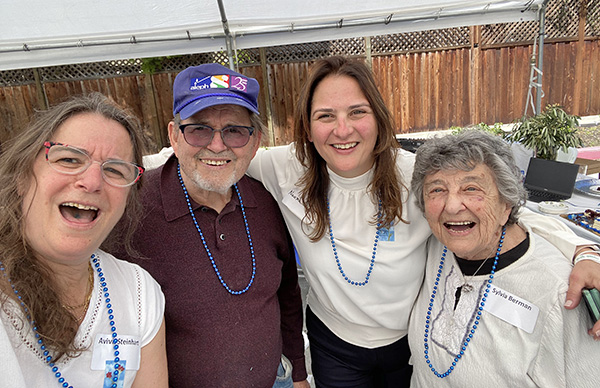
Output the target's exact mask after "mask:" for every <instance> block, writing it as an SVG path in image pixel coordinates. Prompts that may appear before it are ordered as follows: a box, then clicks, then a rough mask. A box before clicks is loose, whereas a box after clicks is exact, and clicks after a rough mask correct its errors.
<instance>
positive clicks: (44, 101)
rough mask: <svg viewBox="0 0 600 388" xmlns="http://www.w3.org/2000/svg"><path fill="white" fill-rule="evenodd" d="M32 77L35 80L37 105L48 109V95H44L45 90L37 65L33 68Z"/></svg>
mask: <svg viewBox="0 0 600 388" xmlns="http://www.w3.org/2000/svg"><path fill="white" fill-rule="evenodd" d="M31 70H33V79H34V80H35V92H36V95H37V106H38V107H39V108H40V109H43V110H46V109H48V97H46V91H45V90H44V84H43V83H42V80H41V78H40V71H39V69H38V68H37V67H34V68H33V69H31Z"/></svg>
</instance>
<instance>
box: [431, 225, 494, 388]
mask: <svg viewBox="0 0 600 388" xmlns="http://www.w3.org/2000/svg"><path fill="white" fill-rule="evenodd" d="M505 235H506V228H505V227H502V235H501V236H500V241H499V242H498V249H496V256H495V257H494V264H493V265H492V270H491V272H490V277H489V278H488V280H487V281H486V286H485V291H484V292H483V295H482V297H481V298H480V300H479V302H478V306H479V307H477V315H476V317H475V322H474V323H473V326H472V327H471V329H470V331H469V334H468V335H467V338H466V339H465V342H464V343H463V344H462V346H461V348H460V351H459V353H458V354H457V355H456V357H454V360H453V361H452V364H451V365H450V367H449V368H448V370H446V371H445V372H443V373H440V372H438V371H437V370H435V368H434V366H433V364H432V362H431V360H430V359H429V328H430V323H431V311H432V310H433V301H434V300H435V296H436V294H437V291H438V286H437V285H438V284H439V283H440V277H441V274H442V270H443V269H444V261H445V260H446V253H447V252H448V249H447V248H446V247H445V246H444V251H443V252H442V257H441V258H440V265H439V267H438V271H437V276H436V279H435V283H434V286H433V291H432V292H431V298H430V299H429V307H428V309H427V315H426V317H425V337H424V346H425V362H426V363H427V366H429V369H431V372H433V374H434V375H436V376H437V377H439V378H442V379H443V378H444V377H446V376H448V375H449V374H450V373H452V371H453V370H454V368H455V367H456V364H457V363H458V362H459V361H460V360H461V358H462V357H463V356H464V354H465V351H466V350H467V346H469V343H470V342H471V340H472V339H473V335H474V334H475V330H477V327H478V326H479V321H480V320H481V312H482V311H483V307H484V306H485V301H486V300H487V297H488V294H489V291H490V287H491V286H492V280H493V279H494V273H495V272H496V264H498V257H499V256H500V251H501V250H502V244H503V242H504V236H505Z"/></svg>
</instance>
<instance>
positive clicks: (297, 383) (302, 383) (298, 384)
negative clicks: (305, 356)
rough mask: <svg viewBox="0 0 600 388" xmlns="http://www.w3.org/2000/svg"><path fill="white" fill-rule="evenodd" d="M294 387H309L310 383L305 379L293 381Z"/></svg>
mask: <svg viewBox="0 0 600 388" xmlns="http://www.w3.org/2000/svg"><path fill="white" fill-rule="evenodd" d="M294 388H310V384H309V383H308V381H306V380H302V381H294Z"/></svg>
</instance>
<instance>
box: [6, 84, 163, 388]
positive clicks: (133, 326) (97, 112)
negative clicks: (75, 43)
mask: <svg viewBox="0 0 600 388" xmlns="http://www.w3.org/2000/svg"><path fill="white" fill-rule="evenodd" d="M142 145H143V142H142V138H141V133H140V128H139V123H138V122H137V120H136V119H135V118H134V117H133V116H131V115H129V114H128V113H126V112H125V111H123V110H122V109H120V108H118V107H117V106H116V105H114V104H113V103H111V102H109V101H108V99H107V98H106V97H104V96H102V95H100V94H93V95H90V96H87V97H75V98H72V99H70V100H68V101H66V102H64V103H61V104H58V105H56V106H54V107H52V108H50V109H49V110H47V111H43V112H41V113H39V115H38V116H37V117H36V118H35V120H34V121H33V122H32V123H31V124H30V125H29V127H28V128H27V129H26V130H25V131H24V132H22V133H19V134H18V135H16V136H15V137H14V139H12V140H11V141H9V142H7V143H5V144H4V145H3V153H2V155H1V156H0V307H1V309H0V323H1V324H0V354H1V356H0V360H1V361H2V363H1V364H2V366H3V369H4V378H5V379H8V381H9V382H10V386H11V387H21V386H22V387H25V386H27V387H49V386H63V387H73V386H74V387H82V386H88V387H89V386H105V387H117V386H119V387H167V385H168V384H167V369H166V351H165V339H164V338H165V337H164V323H163V312H164V297H163V295H162V292H161V290H160V287H159V286H158V284H157V283H156V282H155V281H154V280H153V279H152V278H151V277H150V275H148V273H147V272H145V271H144V270H142V269H141V268H140V267H138V266H136V265H133V264H129V263H126V262H123V261H121V260H117V259H115V258H114V257H113V256H111V255H109V254H107V253H105V252H103V251H102V250H100V249H99V247H100V244H102V242H103V241H104V239H105V238H106V237H107V235H108V234H109V233H110V231H111V230H112V229H113V227H114V226H115V224H116V223H117V221H119V219H120V218H121V217H122V216H124V217H125V220H126V222H125V223H129V224H135V222H136V220H137V218H138V217H139V215H138V214H137V209H138V208H139V206H138V198H137V195H138V189H139V185H140V178H141V176H142V173H143V172H144V169H143V167H141V166H140V164H141V161H142V154H143V146H142ZM125 238H127V234H126V235H125Z"/></svg>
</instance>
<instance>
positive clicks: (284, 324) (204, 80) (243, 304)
mask: <svg viewBox="0 0 600 388" xmlns="http://www.w3.org/2000/svg"><path fill="white" fill-rule="evenodd" d="M258 92H259V86H258V82H257V81H256V80H255V79H253V78H249V77H246V76H244V75H242V74H240V73H237V72H234V71H232V70H230V69H228V68H226V67H223V66H221V65H218V64H205V65H200V66H195V67H190V68H187V69H185V70H184V71H182V72H181V73H179V74H178V75H177V77H176V78H175V82H174V85H173V100H174V101H173V115H174V119H173V120H172V121H171V122H170V123H169V127H168V131H169V140H170V142H171V145H172V147H173V151H174V154H173V155H172V156H171V157H170V158H169V159H168V160H167V161H166V163H165V164H164V165H163V166H161V167H159V168H158V169H156V170H152V171H149V172H147V174H146V175H145V176H144V177H145V179H146V180H145V182H144V188H143V192H142V198H143V207H144V218H143V220H142V225H141V226H140V228H138V230H137V232H136V234H135V236H134V238H133V248H134V249H135V250H137V251H138V252H139V253H140V255H141V256H142V258H135V257H129V260H131V261H134V262H136V263H138V264H139V265H141V266H142V267H144V268H145V269H146V270H148V271H149V272H150V273H151V274H152V276H153V277H154V278H155V279H156V280H157V281H158V282H159V283H160V284H161V286H162V289H163V292H164V294H165V297H166V311H165V319H166V327H167V356H168V362H169V380H170V381H169V382H170V385H171V386H173V387H177V388H185V387H260V388H270V387H272V386H273V387H292V378H293V381H294V383H293V386H294V387H295V388H298V387H308V383H307V382H306V369H305V360H304V346H303V340H302V302H301V297H300V288H299V286H298V278H297V271H296V264H295V258H294V253H293V247H292V243H291V239H290V237H289V234H288V233H287V229H286V226H285V223H284V221H283V218H282V216H281V213H280V212H279V208H278V206H277V203H276V202H275V201H274V200H273V198H272V197H271V195H270V194H269V193H268V192H267V191H266V190H265V189H264V187H263V186H262V184H261V183H259V182H258V181H255V180H253V179H251V178H249V177H247V176H245V172H246V169H247V168H248V165H249V163H250V160H251V159H252V158H253V157H254V155H255V153H256V150H257V149H258V147H259V144H260V139H261V135H262V128H263V124H262V123H261V121H260V120H259V118H258V114H259V112H258V104H257V98H258ZM115 253H116V254H117V255H119V254H120V257H122V258H126V257H128V256H127V255H126V254H125V252H124V251H123V250H121V252H115ZM117 257H119V256H117ZM142 324H143V322H142ZM282 354H283V355H284V356H282Z"/></svg>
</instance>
